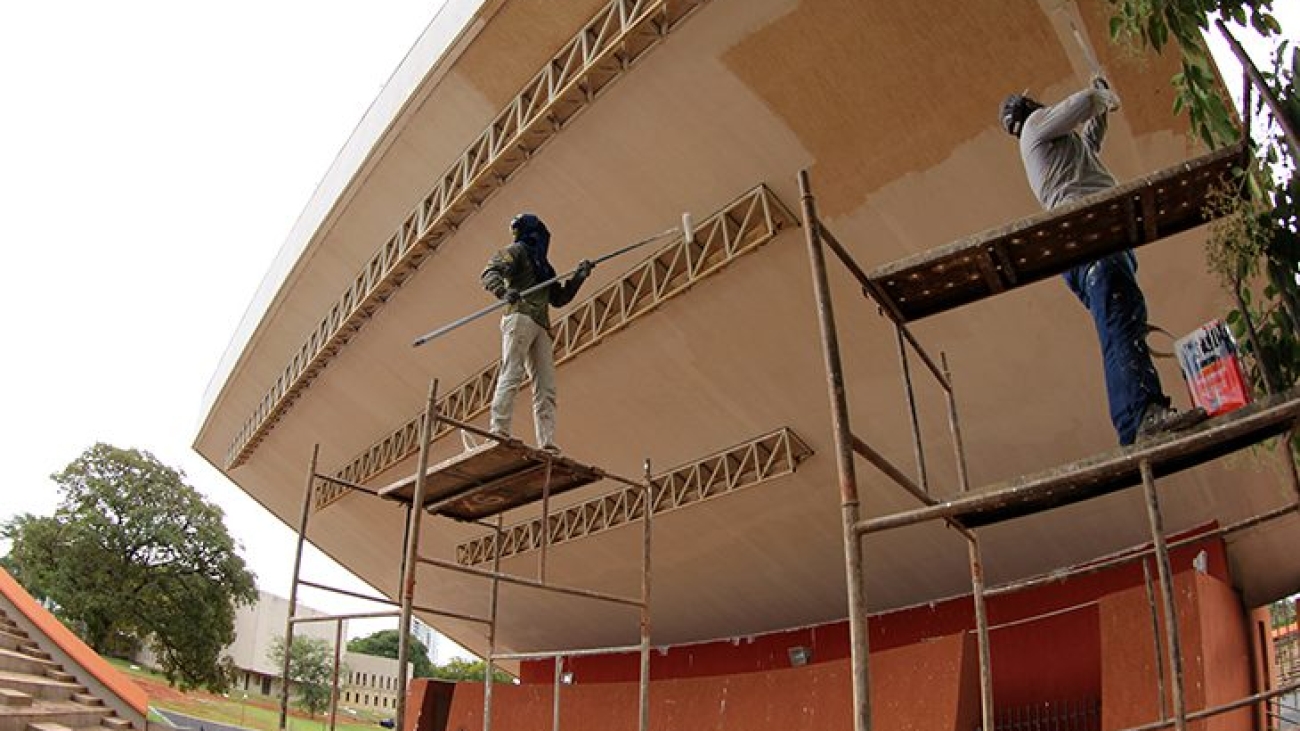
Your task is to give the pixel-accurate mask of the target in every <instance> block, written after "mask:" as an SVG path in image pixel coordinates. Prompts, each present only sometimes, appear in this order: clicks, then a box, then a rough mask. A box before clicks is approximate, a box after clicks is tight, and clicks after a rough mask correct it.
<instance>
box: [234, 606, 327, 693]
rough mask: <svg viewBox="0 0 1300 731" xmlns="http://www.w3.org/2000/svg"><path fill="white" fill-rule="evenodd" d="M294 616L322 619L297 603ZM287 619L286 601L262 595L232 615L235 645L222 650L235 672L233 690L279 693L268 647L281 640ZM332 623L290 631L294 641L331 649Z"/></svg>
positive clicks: (276, 669) (320, 614) (303, 625)
mask: <svg viewBox="0 0 1300 731" xmlns="http://www.w3.org/2000/svg"><path fill="white" fill-rule="evenodd" d="M295 614H296V615H297V616H299V617H324V616H326V615H327V613H326V612H321V611H318V610H315V609H312V608H310V607H304V606H303V605H302V604H301V603H300V604H299V605H298V609H297V611H296V612H295ZM288 616H289V600H288V599H285V598H284V597H280V596H276V595H275V594H271V593H269V592H265V591H259V592H257V602H256V603H254V604H251V605H249V606H246V607H240V608H239V610H238V611H237V612H236V613H235V641H234V642H233V643H231V644H230V646H229V647H227V648H226V654H227V655H229V656H230V659H231V660H232V661H233V662H234V665H235V667H236V668H238V675H237V676H236V677H235V682H234V688H236V689H238V690H246V691H251V692H255V693H261V694H262V695H274V694H276V693H279V692H280V685H279V679H280V669H281V668H280V664H279V663H277V662H275V661H274V660H272V659H271V644H272V643H273V642H274V641H275V638H277V637H283V636H284V621H285V618H286V617H288ZM334 631H335V630H334V622H299V623H298V624H297V625H295V626H294V628H293V633H294V636H295V637H304V636H306V637H315V638H317V639H321V640H324V641H326V642H328V643H329V644H330V646H331V647H333V646H334ZM347 633H348V628H347V621H346V620H344V622H343V636H344V637H347Z"/></svg>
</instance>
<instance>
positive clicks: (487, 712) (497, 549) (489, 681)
mask: <svg viewBox="0 0 1300 731" xmlns="http://www.w3.org/2000/svg"><path fill="white" fill-rule="evenodd" d="M504 520H505V516H504V515H502V514H501V513H497V520H496V526H495V529H496V537H497V540H495V541H493V542H492V549H493V550H492V589H491V591H490V592H489V594H488V605H489V606H488V618H489V619H490V620H491V622H489V623H488V638H487V639H488V651H487V657H486V658H484V659H485V660H486V662H485V663H484V664H485V665H486V666H487V667H486V668H485V672H484V673H483V731H492V686H493V685H494V684H495V680H496V678H495V677H494V676H495V675H496V663H495V655H496V651H497V603H498V601H499V600H500V597H501V578H500V576H501V525H502V523H503V521H504Z"/></svg>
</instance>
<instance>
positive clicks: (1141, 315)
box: [1063, 251, 1169, 445]
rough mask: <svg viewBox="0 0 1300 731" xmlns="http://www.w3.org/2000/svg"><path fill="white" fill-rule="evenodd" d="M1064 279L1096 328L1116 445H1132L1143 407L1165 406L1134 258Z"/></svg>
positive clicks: (1093, 265)
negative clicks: (1153, 360)
mask: <svg viewBox="0 0 1300 731" xmlns="http://www.w3.org/2000/svg"><path fill="white" fill-rule="evenodd" d="M1063 276H1064V277H1065V283H1066V284H1068V285H1069V286H1070V291H1072V292H1074V294H1075V296H1076V297H1078V298H1079V301H1080V302H1082V303H1083V306H1084V307H1087V308H1088V312H1089V313H1090V314H1091V315H1092V321H1093V324H1094V325H1096V326H1097V337H1098V339H1099V340H1100V341H1101V362H1102V367H1103V368H1104V369H1105V373H1106V397H1107V399H1108V400H1109V401H1110V420H1111V423H1112V424H1114V425H1115V432H1116V433H1117V434H1118V435H1119V443H1120V444H1122V445H1129V444H1132V443H1133V440H1134V439H1135V438H1136V437H1137V430H1138V425H1139V424H1140V423H1141V421H1142V414H1143V412H1144V411H1146V407H1147V405H1148V404H1151V403H1160V404H1163V405H1165V406H1168V405H1169V399H1168V398H1167V397H1166V396H1165V394H1164V391H1162V390H1161V388H1160V376H1158V375H1157V374H1156V369H1155V366H1154V365H1153V364H1152V363H1151V351H1150V350H1148V349H1147V344H1146V334H1147V328H1146V323H1147V304H1146V300H1145V299H1144V298H1143V297H1142V290H1141V288H1139V287H1138V283H1137V258H1136V257H1134V256H1133V252H1132V251H1121V252H1119V253H1116V254H1111V255H1110V256H1107V257H1103V258H1101V259H1098V260H1096V261H1093V262H1089V263H1087V264H1081V265H1079V266H1077V267H1075V268H1073V269H1070V270H1068V271H1066V272H1065V274H1064V275H1063Z"/></svg>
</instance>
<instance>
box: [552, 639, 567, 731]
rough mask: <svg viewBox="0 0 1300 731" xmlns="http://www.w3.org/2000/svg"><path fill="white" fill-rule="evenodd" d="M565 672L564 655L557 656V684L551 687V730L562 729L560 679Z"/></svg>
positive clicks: (558, 730)
mask: <svg viewBox="0 0 1300 731" xmlns="http://www.w3.org/2000/svg"><path fill="white" fill-rule="evenodd" d="M563 673H564V656H563V655H557V656H556V657H555V685H554V687H552V688H551V731H560V679H561V677H562V676H563Z"/></svg>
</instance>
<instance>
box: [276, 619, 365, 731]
mask: <svg viewBox="0 0 1300 731" xmlns="http://www.w3.org/2000/svg"><path fill="white" fill-rule="evenodd" d="M266 654H267V657H268V658H270V660H271V661H272V662H274V663H275V664H276V666H277V667H284V636H283V635H282V636H279V637H276V638H275V639H274V640H272V641H271V647H270V649H269V650H267V653H266ZM346 672H347V671H346V669H344V668H342V667H340V668H339V675H344V674H345V673H346ZM289 680H290V682H291V688H292V690H293V691H294V692H296V693H297V699H298V707H299V708H301V709H303V710H304V711H306V712H307V715H309V716H312V717H315V715H316V714H317V713H320V712H321V711H324V710H325V709H327V708H329V705H330V695H331V694H332V692H333V685H334V648H333V646H331V645H330V643H329V642H326V641H325V640H322V639H319V638H317V637H309V636H302V635H300V636H298V637H294V638H293V648H292V649H291V650H290V652H289Z"/></svg>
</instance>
